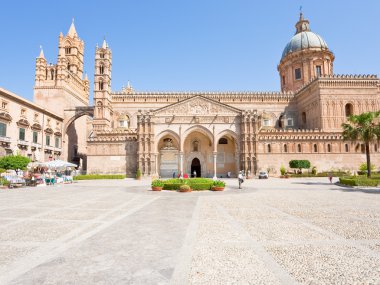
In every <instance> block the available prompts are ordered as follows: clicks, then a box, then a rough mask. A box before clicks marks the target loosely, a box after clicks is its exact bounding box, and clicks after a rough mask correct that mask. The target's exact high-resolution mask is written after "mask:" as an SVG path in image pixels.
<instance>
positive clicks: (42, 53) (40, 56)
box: [38, 46, 45, 59]
mask: <svg viewBox="0 0 380 285" xmlns="http://www.w3.org/2000/svg"><path fill="white" fill-rule="evenodd" d="M38 58H43V59H45V55H44V50H43V49H42V46H40V55H39V56H38Z"/></svg>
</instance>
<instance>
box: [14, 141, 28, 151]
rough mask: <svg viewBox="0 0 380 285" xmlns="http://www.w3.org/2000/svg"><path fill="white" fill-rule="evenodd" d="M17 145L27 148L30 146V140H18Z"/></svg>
mask: <svg viewBox="0 0 380 285" xmlns="http://www.w3.org/2000/svg"><path fill="white" fill-rule="evenodd" d="M17 145H18V147H19V148H21V149H27V148H28V147H29V142H28V141H24V140H17Z"/></svg>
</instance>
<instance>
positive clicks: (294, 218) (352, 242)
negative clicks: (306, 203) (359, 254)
mask: <svg viewBox="0 0 380 285" xmlns="http://www.w3.org/2000/svg"><path fill="white" fill-rule="evenodd" d="M266 207H267V208H268V209H271V210H273V211H276V212H279V213H281V214H283V215H285V216H287V218H288V219H290V220H292V221H294V222H296V223H299V224H302V225H304V226H306V227H308V228H309V229H312V230H315V231H317V232H319V233H321V234H324V235H327V236H329V237H331V238H332V239H334V240H336V241H337V242H338V243H339V244H345V245H349V246H353V247H356V248H357V249H359V250H362V251H363V252H365V253H366V254H368V255H370V256H372V257H375V258H377V259H379V260H380V252H379V251H375V250H371V249H370V248H369V247H367V246H364V245H363V244H361V243H360V242H359V241H357V240H353V239H346V238H344V237H342V236H340V235H337V234H336V233H333V232H330V231H328V230H325V229H323V228H321V227H319V226H317V225H314V224H312V223H310V222H308V221H307V220H305V219H303V218H300V217H297V216H293V215H291V214H288V213H286V212H284V211H281V210H279V209H277V208H275V207H272V206H268V205H266Z"/></svg>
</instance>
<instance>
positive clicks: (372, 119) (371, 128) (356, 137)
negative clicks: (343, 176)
mask: <svg viewBox="0 0 380 285" xmlns="http://www.w3.org/2000/svg"><path fill="white" fill-rule="evenodd" d="M379 117H380V112H366V113H362V114H360V115H351V116H350V117H348V122H347V123H343V124H342V128H343V133H342V135H343V139H344V140H350V141H362V142H364V145H365V154H366V160H367V169H368V172H367V177H371V156H370V149H369V146H370V144H371V142H372V141H374V140H378V139H380V126H379V121H378V120H379Z"/></svg>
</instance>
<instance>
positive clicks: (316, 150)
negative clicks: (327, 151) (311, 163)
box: [314, 143, 318, 152]
mask: <svg viewBox="0 0 380 285" xmlns="http://www.w3.org/2000/svg"><path fill="white" fill-rule="evenodd" d="M314 152H318V146H317V144H316V143H315V144H314Z"/></svg>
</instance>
